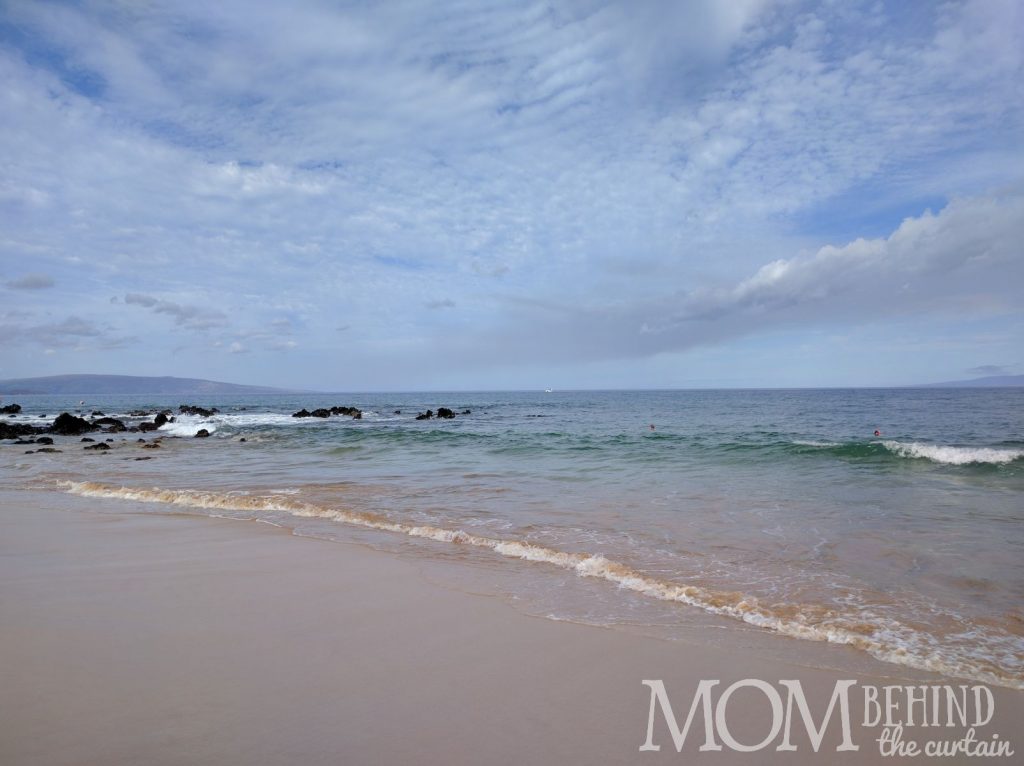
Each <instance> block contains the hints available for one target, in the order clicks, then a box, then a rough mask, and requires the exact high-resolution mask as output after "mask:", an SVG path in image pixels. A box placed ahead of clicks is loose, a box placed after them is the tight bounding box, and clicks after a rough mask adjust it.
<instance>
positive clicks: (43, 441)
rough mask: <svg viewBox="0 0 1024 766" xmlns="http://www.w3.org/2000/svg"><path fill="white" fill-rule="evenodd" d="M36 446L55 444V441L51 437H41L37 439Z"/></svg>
mask: <svg viewBox="0 0 1024 766" xmlns="http://www.w3.org/2000/svg"><path fill="white" fill-rule="evenodd" d="M36 444H53V439H51V438H50V437H49V436H40V437H39V438H38V439H36Z"/></svg>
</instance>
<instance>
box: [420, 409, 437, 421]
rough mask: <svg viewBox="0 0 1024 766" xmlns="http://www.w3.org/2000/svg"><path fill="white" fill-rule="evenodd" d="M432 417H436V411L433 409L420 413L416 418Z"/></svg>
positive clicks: (427, 418)
mask: <svg viewBox="0 0 1024 766" xmlns="http://www.w3.org/2000/svg"><path fill="white" fill-rule="evenodd" d="M432 417H434V411H433V410H427V411H426V412H421V413H420V414H419V415H417V416H416V419H417V420H430V419H431V418H432Z"/></svg>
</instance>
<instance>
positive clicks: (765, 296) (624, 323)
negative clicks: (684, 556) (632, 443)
mask: <svg viewBox="0 0 1024 766" xmlns="http://www.w3.org/2000/svg"><path fill="white" fill-rule="evenodd" d="M1022 37H1024V11H1022V6H1021V4H1020V3H1019V2H1015V1H1014V0H1005V1H1000V0H983V1H982V2H948V3H932V2H922V3H904V2H894V3H881V2H879V3H859V4H858V3H852V2H828V3H801V2H788V1H786V2H772V1H770V0H735V1H733V2H699V0H694V1H693V2H688V3H675V2H650V3H644V4H638V3H595V2H588V1H587V0H574V1H572V2H562V3H550V2H549V3H535V4H531V3H519V2H517V3H498V2H453V3H435V2H394V3H387V4H383V3H381V4H367V3H352V4H346V3H339V2H295V3H269V2H253V1H252V0H246V1H245V2H234V1H233V0H224V1H223V2H217V3H210V2H202V3H200V2H188V1H187V0H185V1H182V2H175V3H170V4H147V3H131V2H115V1H113V0H111V1H109V2H102V3H100V2H74V3H72V2H68V3H61V2H43V1H41V0H32V1H31V2H20V1H19V0H4V2H3V3H0V163H2V169H3V170H2V173H0V344H2V345H3V347H4V348H3V353H2V354H0V378H6V377H21V376H29V375H46V374H60V373H69V372H103V373H118V374H139V375H167V374H170V375H181V376H189V377H206V378H213V379H220V380H229V381H235V382H247V383H256V384H266V385H282V386H294V387H302V388H318V389H338V390H373V389H391V390H408V389H507V388H514V389H518V388H527V389H531V388H545V387H556V388H604V387H659V388H661V387H690V386H698V387H714V386H822V385H824V386H829V385H888V384H904V383H915V382H925V381H930V380H948V379H957V378H962V377H972V376H973V375H975V374H977V371H979V370H982V371H984V372H985V373H995V372H1006V373H1020V372H1024V348H1022V340H1021V339H1022V338H1024V301H1022V297H1024V252H1022V250H1024V246H1022V244H1021V243H1024V86H1022V83H1024V39H1022Z"/></svg>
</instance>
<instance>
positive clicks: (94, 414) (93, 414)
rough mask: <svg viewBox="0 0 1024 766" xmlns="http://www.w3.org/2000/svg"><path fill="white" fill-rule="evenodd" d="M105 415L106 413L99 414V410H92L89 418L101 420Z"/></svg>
mask: <svg viewBox="0 0 1024 766" xmlns="http://www.w3.org/2000/svg"><path fill="white" fill-rule="evenodd" d="M106 414H107V413H105V412H100V411H99V410H93V411H92V416H91V417H94V418H102V417H103V416H104V415H106Z"/></svg>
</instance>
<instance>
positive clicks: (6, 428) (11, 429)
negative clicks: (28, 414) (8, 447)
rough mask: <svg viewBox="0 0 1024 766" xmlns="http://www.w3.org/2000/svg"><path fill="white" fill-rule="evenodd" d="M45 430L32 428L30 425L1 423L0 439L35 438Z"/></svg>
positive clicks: (37, 427)
mask: <svg viewBox="0 0 1024 766" xmlns="http://www.w3.org/2000/svg"><path fill="white" fill-rule="evenodd" d="M44 430H46V429H44V428H40V427H39V426H30V425H29V424H28V423H0V439H17V438H19V437H22V436H34V435H35V434H39V433H42V432H43V431H44Z"/></svg>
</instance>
